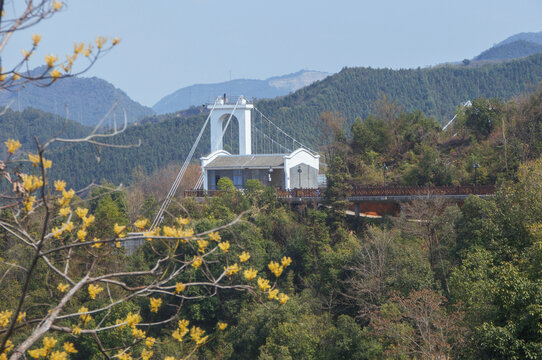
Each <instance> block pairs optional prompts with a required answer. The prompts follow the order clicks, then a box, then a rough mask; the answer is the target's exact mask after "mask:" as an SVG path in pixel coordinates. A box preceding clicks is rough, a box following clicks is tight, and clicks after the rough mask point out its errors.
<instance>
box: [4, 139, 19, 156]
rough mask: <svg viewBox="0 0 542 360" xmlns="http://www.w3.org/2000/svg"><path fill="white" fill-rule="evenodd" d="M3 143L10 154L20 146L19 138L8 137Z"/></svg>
mask: <svg viewBox="0 0 542 360" xmlns="http://www.w3.org/2000/svg"><path fill="white" fill-rule="evenodd" d="M4 144H6V147H7V148H8V153H10V154H13V153H14V152H15V151H17V150H18V149H19V148H20V147H21V146H22V145H21V143H20V142H19V140H14V139H8V140H7V141H6V142H5V143H4Z"/></svg>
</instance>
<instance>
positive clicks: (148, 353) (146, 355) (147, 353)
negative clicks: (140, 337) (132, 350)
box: [141, 349, 154, 360]
mask: <svg viewBox="0 0 542 360" xmlns="http://www.w3.org/2000/svg"><path fill="white" fill-rule="evenodd" d="M153 354H154V352H153V351H150V350H147V349H143V351H142V352H141V360H149V359H150V358H151V357H152V355H153Z"/></svg>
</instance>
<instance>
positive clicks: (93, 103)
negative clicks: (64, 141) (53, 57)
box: [0, 68, 154, 126]
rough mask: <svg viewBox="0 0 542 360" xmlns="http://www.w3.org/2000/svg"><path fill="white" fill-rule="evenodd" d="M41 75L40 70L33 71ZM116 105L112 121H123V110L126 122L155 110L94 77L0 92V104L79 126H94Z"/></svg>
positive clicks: (138, 118) (152, 112) (64, 80)
mask: <svg viewBox="0 0 542 360" xmlns="http://www.w3.org/2000/svg"><path fill="white" fill-rule="evenodd" d="M35 71H38V72H40V71H41V72H43V71H42V68H38V69H34V70H32V72H35ZM117 100H118V101H119V104H118V106H117V108H116V109H115V111H114V112H113V113H112V114H111V116H110V118H111V119H116V120H117V122H119V123H121V122H122V121H124V113H123V110H125V111H126V115H127V118H128V121H129V122H135V121H138V120H140V119H142V118H144V117H146V116H149V115H153V114H154V111H153V110H152V109H150V108H148V107H146V106H143V105H141V104H139V103H138V102H136V101H134V100H132V99H131V98H130V97H129V96H128V95H127V94H126V93H125V92H124V91H122V90H120V89H118V88H116V87H115V86H113V85H112V84H111V83H109V82H107V81H105V80H103V79H100V78H97V77H91V78H86V77H72V78H66V79H62V80H59V81H57V82H55V83H54V84H52V85H51V86H48V87H37V86H35V85H27V86H26V87H24V88H22V89H20V90H19V91H17V92H8V91H3V92H0V105H1V106H5V105H7V104H9V103H11V108H12V109H14V110H24V109H26V108H35V109H39V110H42V111H45V112H49V113H52V114H56V115H59V116H62V117H64V116H66V107H67V109H68V112H69V118H70V119H71V120H74V121H77V122H79V123H80V124H83V125H87V126H93V125H95V124H96V123H98V121H99V120H100V119H102V117H103V116H104V115H105V114H106V113H107V112H108V111H109V110H110V109H111V106H113V104H114V103H115V101H117Z"/></svg>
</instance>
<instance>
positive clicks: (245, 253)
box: [239, 251, 250, 263]
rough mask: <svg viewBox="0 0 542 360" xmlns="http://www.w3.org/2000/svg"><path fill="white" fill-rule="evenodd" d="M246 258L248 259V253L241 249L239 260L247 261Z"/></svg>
mask: <svg viewBox="0 0 542 360" xmlns="http://www.w3.org/2000/svg"><path fill="white" fill-rule="evenodd" d="M248 259H250V254H249V253H247V252H246V251H243V252H242V253H241V255H239V261H240V262H242V263H244V262H245V261H247V260H248Z"/></svg>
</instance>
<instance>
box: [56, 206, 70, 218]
mask: <svg viewBox="0 0 542 360" xmlns="http://www.w3.org/2000/svg"><path fill="white" fill-rule="evenodd" d="M58 213H59V214H60V215H62V216H68V215H69V214H70V208H69V207H63V208H60V210H58Z"/></svg>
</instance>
